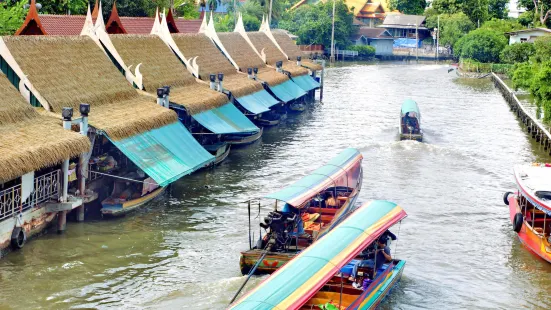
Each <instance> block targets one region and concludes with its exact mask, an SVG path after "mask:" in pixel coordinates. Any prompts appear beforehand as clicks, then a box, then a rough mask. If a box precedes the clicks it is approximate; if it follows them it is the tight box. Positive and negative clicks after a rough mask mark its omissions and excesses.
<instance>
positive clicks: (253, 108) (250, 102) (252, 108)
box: [235, 90, 270, 114]
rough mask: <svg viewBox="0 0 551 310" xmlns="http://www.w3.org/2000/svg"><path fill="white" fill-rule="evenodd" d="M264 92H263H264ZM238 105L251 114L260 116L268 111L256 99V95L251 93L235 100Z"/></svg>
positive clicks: (268, 109)
mask: <svg viewBox="0 0 551 310" xmlns="http://www.w3.org/2000/svg"><path fill="white" fill-rule="evenodd" d="M264 91H265V90H264ZM235 100H237V102H239V104H240V105H241V106H242V107H243V108H245V109H246V110H247V111H249V112H251V113H252V114H260V113H264V112H268V111H270V108H268V107H266V106H265V105H264V104H262V102H260V101H259V100H258V99H257V98H256V93H252V94H250V95H247V96H243V97H239V98H235Z"/></svg>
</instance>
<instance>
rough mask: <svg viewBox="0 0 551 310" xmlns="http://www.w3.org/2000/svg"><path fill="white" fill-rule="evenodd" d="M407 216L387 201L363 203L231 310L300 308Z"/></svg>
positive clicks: (399, 208)
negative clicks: (350, 262)
mask: <svg viewBox="0 0 551 310" xmlns="http://www.w3.org/2000/svg"><path fill="white" fill-rule="evenodd" d="M406 216H407V214H406V212H405V211H404V210H403V209H402V208H401V207H399V206H398V205H396V204H395V203H393V202H390V201H384V200H374V201H370V202H366V203H364V204H363V205H362V206H361V207H360V208H358V209H357V210H356V211H354V213H352V214H351V215H350V216H349V217H348V218H347V219H346V220H344V221H343V222H342V223H340V224H339V225H337V226H336V227H335V228H334V229H333V230H331V231H330V232H329V233H328V234H327V235H326V236H325V237H324V238H322V239H319V240H318V241H316V242H314V243H313V244H312V245H311V246H309V247H308V248H307V249H305V250H303V251H302V252H301V253H300V254H299V255H297V256H296V257H295V258H293V259H292V260H291V261H289V262H288V263H287V264H285V265H284V266H283V267H281V268H280V269H279V270H278V271H276V272H275V273H274V274H272V275H271V276H270V277H269V278H268V279H266V280H265V281H264V282H262V283H261V284H259V285H258V286H257V287H255V288H253V289H252V290H251V291H249V292H248V293H247V294H246V295H245V296H243V297H242V298H241V299H240V300H238V301H237V302H236V303H235V304H233V305H231V306H230V309H257V310H261V309H262V310H264V309H266V310H268V309H301V306H303V305H304V304H305V303H306V302H307V301H308V300H309V299H310V298H312V297H313V296H314V295H315V294H316V293H317V292H318V291H319V290H320V289H321V288H322V287H323V286H324V285H325V284H326V283H327V282H328V281H329V280H330V279H331V278H332V277H333V275H335V274H336V273H337V272H339V271H340V270H341V268H342V267H344V266H345V265H346V264H347V263H348V262H349V261H350V260H351V259H353V258H354V257H355V256H356V255H358V254H359V253H360V252H361V251H363V250H364V249H365V248H366V247H367V246H368V245H370V244H371V243H373V242H374V241H375V240H377V239H378V238H379V236H381V235H382V234H383V233H384V232H385V231H386V230H387V229H389V228H390V227H392V226H393V225H394V224H396V223H398V222H399V221H401V220H402V219H404V218H405V217H406ZM365 298H368V296H367V297H365Z"/></svg>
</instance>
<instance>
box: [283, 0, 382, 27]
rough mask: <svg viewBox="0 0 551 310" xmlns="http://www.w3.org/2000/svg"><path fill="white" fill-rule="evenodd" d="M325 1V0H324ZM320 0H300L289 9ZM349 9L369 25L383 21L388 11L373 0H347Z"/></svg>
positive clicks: (373, 25)
mask: <svg viewBox="0 0 551 310" xmlns="http://www.w3.org/2000/svg"><path fill="white" fill-rule="evenodd" d="M322 1H325V0H322ZM318 2H319V0H300V1H299V2H297V3H296V4H295V5H293V6H292V7H291V8H290V9H289V10H294V9H296V8H298V7H300V6H302V5H304V4H316V3H318ZM346 5H347V6H348V9H350V11H352V12H353V13H354V17H355V18H356V19H357V20H358V21H360V22H361V23H362V25H366V26H368V27H375V26H377V25H379V24H381V23H382V22H383V20H384V19H385V16H386V11H385V8H384V6H383V4H382V3H381V2H378V1H372V0H347V1H346Z"/></svg>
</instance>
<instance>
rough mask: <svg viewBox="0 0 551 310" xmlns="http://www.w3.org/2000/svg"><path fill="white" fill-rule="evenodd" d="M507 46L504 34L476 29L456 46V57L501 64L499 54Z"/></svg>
mask: <svg viewBox="0 0 551 310" xmlns="http://www.w3.org/2000/svg"><path fill="white" fill-rule="evenodd" d="M506 45H507V38H505V36H504V35H503V34H502V33H499V32H497V31H493V30H488V29H476V30H473V31H471V32H469V33H468V34H467V35H466V36H464V37H462V38H461V39H459V41H457V43H456V44H455V51H454V53H455V55H457V56H459V57H462V58H470V59H474V60H476V61H479V62H499V54H500V53H501V51H502V50H503V49H504V48H505V46H506Z"/></svg>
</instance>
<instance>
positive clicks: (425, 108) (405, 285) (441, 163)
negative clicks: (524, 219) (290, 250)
mask: <svg viewBox="0 0 551 310" xmlns="http://www.w3.org/2000/svg"><path fill="white" fill-rule="evenodd" d="M448 68H449V67H447V66H444V65H430V64H425V65H403V64H380V65H362V64H348V65H347V66H340V67H336V68H330V69H328V70H327V76H326V87H325V93H324V102H323V103H317V104H315V105H314V106H312V107H311V108H310V109H309V110H308V111H306V112H304V113H303V114H301V115H297V116H293V117H290V118H289V119H288V120H287V121H286V123H285V124H283V125H281V126H279V127H275V128H271V129H268V130H266V131H265V133H264V137H263V138H262V141H261V142H260V143H257V144H255V145H252V146H250V147H247V148H242V149H235V150H232V154H231V155H230V157H229V159H228V160H227V161H226V162H224V163H223V164H222V165H221V166H220V167H218V168H216V169H215V170H211V171H205V172H200V173H196V174H194V175H192V176H189V177H186V178H184V179H183V180H180V181H178V182H177V183H176V184H174V186H172V188H171V191H170V192H169V193H167V195H166V196H165V199H162V200H159V201H155V202H152V203H150V204H149V205H148V206H147V207H146V208H144V209H142V210H140V211H138V212H136V213H134V214H132V215H129V216H127V217H126V218H123V219H115V220H109V221H101V220H97V221H88V222H86V223H83V224H78V223H69V225H68V230H67V233H66V234H64V235H62V236H59V235H57V234H55V233H48V234H46V235H44V236H42V237H41V238H38V239H35V240H33V241H32V242H29V243H28V244H27V245H26V246H25V248H24V249H23V250H22V251H19V252H14V253H11V254H9V255H8V256H7V257H5V258H3V259H2V260H0V308H2V309H4V308H13V309H15V308H25V309H31V308H42V309H63V308H100V309H111V308H113V309H114V308H116V309H121V308H125V309H144V308H146V309H148V308H150V309H157V308H160V309H223V308H224V307H225V306H226V305H227V303H228V301H229V300H230V299H231V297H232V296H233V294H234V292H235V291H236V290H237V288H238V287H239V286H240V284H241V283H242V282H243V280H244V277H243V276H241V275H240V272H239V266H238V261H239V251H240V250H245V249H247V248H248V237H247V218H248V217H247V207H246V204H245V203H243V201H245V200H247V199H248V198H254V197H258V196H261V195H262V194H265V193H268V192H270V191H272V190H276V189H278V188H280V187H281V186H283V185H285V184H287V183H289V182H292V181H293V180H296V179H298V178H299V177H301V176H303V175H305V174H306V173H308V172H309V171H311V170H313V169H315V168H316V167H318V166H320V165H321V164H323V163H324V162H326V161H328V160H329V159H330V158H331V157H333V156H334V155H336V154H337V153H339V151H340V150H342V149H344V148H345V147H348V146H352V147H356V148H358V149H359V150H360V151H361V152H362V153H363V156H364V161H363V168H364V182H363V188H362V192H361V194H360V199H359V201H366V200H369V199H388V200H392V201H395V202H397V203H399V204H400V205H401V206H402V207H403V208H404V209H405V210H406V211H407V212H408V214H409V216H408V218H407V219H406V220H404V221H403V223H402V224H401V226H400V227H395V228H394V229H393V232H394V233H396V234H398V233H399V239H398V242H397V248H394V247H393V251H395V252H394V253H393V255H394V256H395V257H400V258H402V259H405V260H407V265H406V269H405V271H404V276H403V279H402V282H401V283H400V286H399V288H397V289H396V290H395V291H394V292H393V294H392V295H391V296H390V297H389V298H388V299H387V300H386V302H385V303H384V304H383V305H382V308H383V309H460V308H462V309H475V308H476V309H496V308H497V309H517V308H530V309H549V308H551V299H549V295H548V294H549V292H551V266H550V265H549V264H547V263H545V262H543V261H541V260H540V259H538V258H536V257H535V256H534V255H532V254H530V253H529V252H527V251H526V249H524V248H523V247H522V246H521V245H520V244H519V242H518V240H517V239H516V238H515V234H514V233H513V231H512V227H511V224H510V222H509V220H508V209H507V208H506V206H504V204H503V202H502V194H503V193H504V192H505V191H507V190H511V189H513V187H514V183H513V176H512V167H513V165H514V164H520V163H525V162H530V161H535V160H538V161H544V160H549V159H548V157H546V156H545V153H544V152H543V151H540V149H539V145H538V144H536V143H533V142H532V141H531V140H530V139H529V137H528V136H527V134H526V133H525V132H524V131H523V130H522V128H521V124H520V123H519V122H518V121H517V120H516V119H515V117H514V116H513V114H512V113H511V112H510V111H509V109H508V107H507V104H506V103H505V101H504V100H503V99H502V97H501V95H500V94H499V93H498V91H497V90H496V89H494V87H493V85H492V84H491V82H490V81H488V80H466V79H460V78H458V77H457V75H456V74H455V72H452V73H448V71H447V70H448ZM406 98H411V99H414V100H416V101H417V102H418V103H419V105H420V108H421V112H422V115H423V119H422V125H423V127H424V130H425V137H426V141H425V142H424V143H418V142H411V141H403V142H400V141H397V130H398V120H399V110H400V104H401V102H402V101H403V100H404V99H406ZM266 211H267V207H266V208H263V210H262V212H263V213H265V212H266ZM255 231H257V230H256V229H255ZM257 236H258V233H257ZM394 245H396V243H395V244H394ZM262 279H263V278H254V280H253V281H251V284H255V283H258V282H259V281H261V280H262ZM248 287H249V288H250V286H248Z"/></svg>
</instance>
